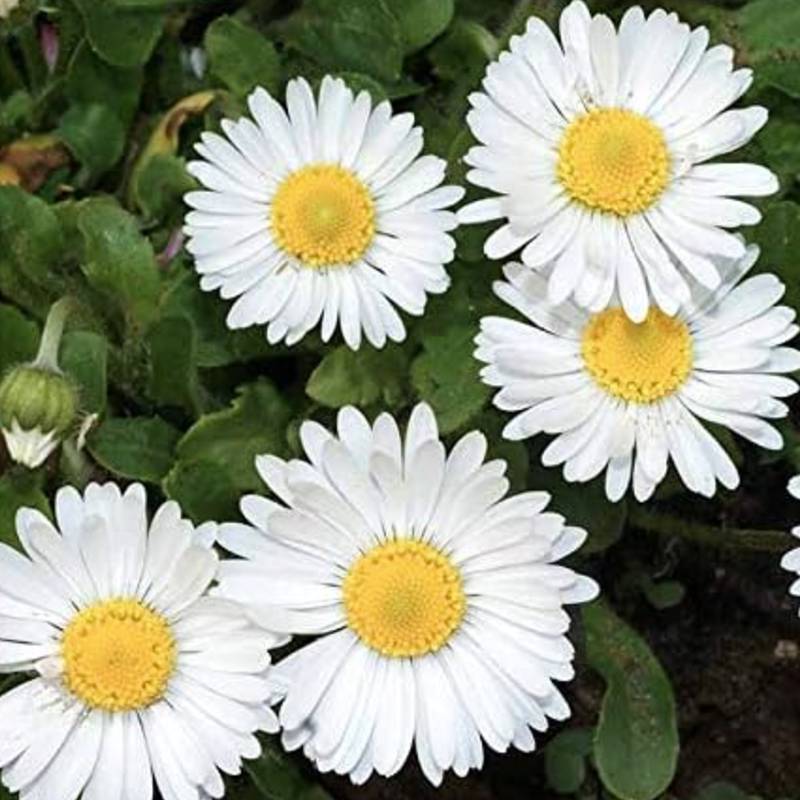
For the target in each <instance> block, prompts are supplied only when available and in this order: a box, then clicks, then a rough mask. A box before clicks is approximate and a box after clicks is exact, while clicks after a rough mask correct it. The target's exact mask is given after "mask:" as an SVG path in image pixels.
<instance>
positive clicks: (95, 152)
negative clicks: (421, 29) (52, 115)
mask: <svg viewBox="0 0 800 800" xmlns="http://www.w3.org/2000/svg"><path fill="white" fill-rule="evenodd" d="M58 135H59V136H60V137H61V139H62V140H63V141H64V143H65V144H66V145H67V146H68V147H69V149H70V150H72V153H73V154H74V156H75V158H77V160H78V161H80V163H81V164H83V166H84V167H85V169H86V175H87V178H88V177H96V176H98V175H102V174H103V173H104V172H105V171H106V170H108V169H110V168H111V167H113V166H114V164H116V163H117V161H119V159H120V158H121V157H122V152H123V149H124V147H125V129H124V128H123V127H122V122H120V120H119V117H118V116H117V115H116V114H115V113H114V112H113V111H112V110H111V109H110V108H108V106H103V105H100V104H98V103H92V104H89V105H73V106H70V108H69V110H68V111H67V112H66V113H65V114H64V116H63V117H62V118H61V123H60V124H59V126H58Z"/></svg>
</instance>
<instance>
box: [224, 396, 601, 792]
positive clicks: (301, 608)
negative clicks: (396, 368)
mask: <svg viewBox="0 0 800 800" xmlns="http://www.w3.org/2000/svg"><path fill="white" fill-rule="evenodd" d="M300 436H301V440H302V443H303V446H304V448H305V452H306V454H307V456H308V459H309V462H310V463H309V462H306V461H290V462H288V463H286V462H284V461H281V460H280V459H278V458H275V457H273V456H261V457H259V458H258V459H257V464H256V466H257V469H258V471H259V473H260V474H261V477H262V478H263V479H264V481H265V482H266V484H267V485H268V486H269V488H270V489H272V491H273V492H274V493H275V494H276V495H277V496H278V497H279V498H280V500H281V501H282V503H283V504H281V503H276V502H273V501H271V500H267V499H265V498H263V497H258V496H248V497H245V498H244V499H243V500H242V513H243V514H244V515H245V517H246V518H247V519H248V520H249V522H250V523H251V524H250V525H241V524H229V525H223V526H221V529H220V542H221V543H222V544H223V545H224V546H225V547H226V548H228V549H229V550H230V551H232V552H234V553H236V554H238V555H240V556H242V557H243V558H244V559H246V560H240V561H228V562H224V563H223V565H222V569H221V572H220V587H219V591H220V593H221V595H222V596H224V597H226V598H231V599H239V600H242V601H244V602H246V603H249V604H250V605H251V614H252V616H253V619H254V620H256V621H258V622H260V623H261V624H263V625H265V626H267V627H268V628H269V629H270V630H281V631H286V632H287V633H288V632H294V633H298V634H312V635H317V636H318V637H319V638H317V639H316V641H314V642H313V643H311V644H308V645H306V646H304V647H303V648H301V649H300V650H298V651H296V652H295V653H293V654H292V655H290V656H289V657H288V658H286V659H284V660H283V661H281V662H280V663H279V664H278V665H276V667H275V668H274V670H273V673H272V679H273V681H274V683H275V685H276V687H277V688H276V692H275V696H274V698H273V700H274V701H275V702H280V701H282V706H281V708H280V722H281V725H282V727H283V731H284V733H283V744H284V746H285V747H286V748H287V749H289V750H293V749H295V748H299V747H302V748H303V750H304V752H305V754H306V755H307V756H308V757H309V758H310V759H312V760H313V761H314V762H315V763H316V766H317V768H318V769H320V770H321V771H323V772H327V771H329V770H333V771H335V772H337V773H340V774H348V775H350V777H351V779H352V780H353V782H354V783H362V782H364V781H366V780H367V778H368V777H369V776H370V775H371V774H372V773H373V771H374V772H377V773H378V774H380V775H385V776H389V775H393V774H395V773H396V772H397V771H398V770H400V768H401V767H402V766H403V764H404V763H405V761H406V759H407V757H408V755H409V752H410V750H411V747H412V745H413V746H415V748H416V753H417V758H418V760H419V763H420V766H421V767H422V770H423V771H424V773H425V775H426V776H427V777H428V779H429V780H430V781H431V782H432V783H434V784H438V783H440V781H441V780H442V775H443V773H444V772H445V771H447V770H450V769H452V770H453V771H454V772H455V773H456V774H457V775H460V776H463V775H465V774H466V773H467V772H468V771H469V770H470V769H471V768H480V767H481V765H482V763H483V745H482V741H481V740H483V741H485V742H486V743H487V744H488V746H489V747H491V748H492V749H493V750H496V751H498V752H504V751H505V750H506V749H507V748H508V747H509V745H514V746H515V747H517V748H519V749H520V750H524V751H530V750H533V748H534V737H533V733H532V731H543V730H545V729H546V728H547V725H548V722H547V720H548V717H550V718H552V719H558V720H562V719H565V718H566V717H568V716H569V707H568V706H567V703H566V702H565V700H564V698H563V697H562V695H561V693H560V692H559V691H558V689H557V688H556V687H555V685H554V683H553V681H554V680H561V681H566V680H570V679H571V678H572V677H573V668H572V665H571V662H572V658H573V655H574V650H573V647H572V645H571V644H570V642H569V639H568V638H567V636H566V633H567V630H568V628H569V624H570V619H569V616H568V615H567V613H566V612H565V611H564V609H563V608H562V606H563V605H564V604H565V603H580V602H585V601H587V600H591V599H592V598H594V597H595V596H596V595H597V593H598V588H597V585H596V584H595V582H594V581H592V580H591V579H589V578H585V577H582V576H580V575H577V574H575V573H574V572H573V571H572V570H570V569H567V568H566V567H563V566H559V565H558V564H557V563H556V562H557V561H558V560H559V559H561V558H562V557H563V556H565V555H567V554H568V553H571V552H572V551H573V550H575V549H577V548H578V547H580V545H581V543H582V542H583V541H584V539H585V537H586V533H585V532H584V531H583V530H580V529H578V528H573V527H569V526H566V525H565V523H564V518H563V517H562V516H560V515H559V514H554V513H550V512H545V511H544V509H545V507H546V505H547V503H548V500H549V496H548V495H547V494H546V493H544V492H526V493H524V494H521V495H517V496H516V497H506V496H505V495H506V493H507V492H508V481H507V480H506V478H505V477H504V473H505V469H506V464H505V462H504V461H500V460H497V461H489V462H487V463H484V457H485V455H486V439H485V438H484V436H483V435H482V434H480V433H478V432H477V431H476V432H473V433H470V434H468V435H466V436H465V437H464V438H463V439H461V440H460V441H459V442H458V444H456V446H455V447H454V448H453V450H452V451H451V453H450V454H449V455H447V454H446V452H445V447H444V445H443V444H442V442H441V441H440V440H439V436H438V430H437V425H436V420H435V418H434V416H433V413H432V411H431V409H430V408H429V407H428V406H426V405H419V406H417V407H416V409H415V410H414V412H413V413H412V415H411V420H410V422H409V425H408V429H407V432H406V435H405V441H403V440H401V436H400V431H399V430H398V427H397V424H396V422H395V420H394V419H393V418H392V417H391V416H390V415H388V414H382V415H381V416H380V417H378V419H377V420H376V421H375V423H374V425H373V426H370V425H369V423H368V422H367V420H366V419H365V418H364V417H363V416H362V414H361V413H360V412H358V411H357V410H356V409H355V408H352V407H348V408H345V409H343V410H342V411H341V412H340V414H339V419H338V436H334V435H332V434H331V433H329V432H328V431H327V430H326V429H325V428H323V427H322V426H321V425H319V424H317V423H314V422H306V423H305V424H304V425H303V426H302V428H301V431H300ZM267 589H268V591H267Z"/></svg>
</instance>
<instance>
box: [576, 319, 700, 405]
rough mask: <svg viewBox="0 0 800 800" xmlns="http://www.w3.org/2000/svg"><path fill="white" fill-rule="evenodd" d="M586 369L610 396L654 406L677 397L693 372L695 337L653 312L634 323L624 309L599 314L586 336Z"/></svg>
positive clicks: (682, 324)
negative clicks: (677, 393)
mask: <svg viewBox="0 0 800 800" xmlns="http://www.w3.org/2000/svg"><path fill="white" fill-rule="evenodd" d="M581 353H582V355H583V361H584V363H585V365H586V369H587V370H588V372H589V374H590V375H591V376H592V378H594V380H595V381H596V382H597V383H598V384H599V385H600V386H601V387H602V388H603V389H605V390H606V391H607V392H609V394H612V395H614V396H615V397H621V398H622V399H623V400H628V401H629V402H631V403H653V402H655V401H656V400H660V399H662V398H663V397H667V396H669V395H671V394H673V393H674V392H676V391H677V390H678V389H679V388H680V387H681V386H682V385H683V383H684V382H685V381H686V379H687V378H688V377H689V374H690V372H691V371H692V337H691V334H690V333H689V328H688V327H687V326H686V323H685V322H683V321H682V320H680V319H676V318H675V317H668V316H667V315H666V314H665V313H664V312H663V311H659V310H658V309H657V308H651V309H650V311H649V312H648V314H647V318H646V319H645V321H644V322H641V323H636V322H632V321H631V320H630V319H629V318H628V317H627V315H626V314H625V312H624V311H623V310H622V309H621V308H610V309H607V310H606V311H602V312H601V313H599V314H595V315H594V316H593V317H592V318H591V319H590V320H589V322H588V323H587V325H586V327H585V328H584V331H583V340H582V343H581Z"/></svg>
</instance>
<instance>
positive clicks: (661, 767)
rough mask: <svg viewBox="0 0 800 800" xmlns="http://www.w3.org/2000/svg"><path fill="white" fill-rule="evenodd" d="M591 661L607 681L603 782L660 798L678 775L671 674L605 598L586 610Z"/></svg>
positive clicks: (600, 759)
mask: <svg viewBox="0 0 800 800" xmlns="http://www.w3.org/2000/svg"><path fill="white" fill-rule="evenodd" d="M583 619H584V624H585V626H586V647H587V657H588V659H589V664H590V665H591V666H592V668H593V669H595V670H596V671H597V672H599V673H600V674H601V675H602V676H603V679H604V680H605V682H606V694H605V697H604V698H603V705H602V708H601V710H600V719H599V721H598V725H597V729H596V732H595V740H594V760H595V764H596V767H597V771H598V774H599V775H600V778H601V780H602V782H603V786H605V788H606V789H608V790H609V791H610V792H612V793H613V794H614V795H615V796H616V797H619V798H621V800H654V798H656V797H659V796H660V795H661V794H662V792H664V791H665V790H666V789H667V787H668V786H669V785H670V783H671V782H672V779H673V777H674V776H675V770H676V767H677V761H678V749H679V744H678V729H677V722H676V718H675V698H674V695H673V692H672V686H671V685H670V682H669V678H667V675H666V674H665V672H664V670H663V668H662V667H661V665H660V664H659V663H658V661H657V660H656V658H655V656H654V655H653V653H652V652H651V651H650V648H649V647H648V646H647V644H646V643H645V642H644V640H642V639H641V638H640V637H639V636H638V634H637V633H636V632H635V631H634V630H633V629H632V628H630V627H629V626H628V625H627V624H625V623H624V622H623V621H622V620H621V619H620V618H619V617H617V615H616V614H615V613H614V612H613V611H612V610H611V609H610V608H609V607H608V605H607V604H606V603H605V602H604V601H601V600H598V601H595V602H594V603H592V604H591V605H588V606H585V607H584V609H583Z"/></svg>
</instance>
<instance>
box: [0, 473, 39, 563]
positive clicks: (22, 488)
mask: <svg viewBox="0 0 800 800" xmlns="http://www.w3.org/2000/svg"><path fill="white" fill-rule="evenodd" d="M24 507H28V508H37V509H39V511H41V512H43V513H44V514H46V515H47V516H48V517H52V512H51V510H50V503H49V501H48V499H47V497H45V495H44V493H43V492H42V490H41V488H40V486H39V478H38V476H37V475H35V474H34V473H32V472H28V471H20V472H17V471H13V472H7V473H6V474H5V475H3V476H0V542H5V543H6V544H10V545H11V546H12V547H19V546H20V545H19V540H18V539H17V532H16V524H15V522H14V520H15V518H16V516H17V511H18V510H19V509H20V508H24Z"/></svg>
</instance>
